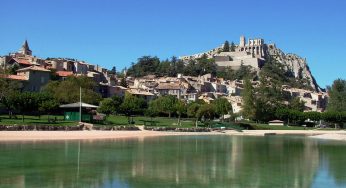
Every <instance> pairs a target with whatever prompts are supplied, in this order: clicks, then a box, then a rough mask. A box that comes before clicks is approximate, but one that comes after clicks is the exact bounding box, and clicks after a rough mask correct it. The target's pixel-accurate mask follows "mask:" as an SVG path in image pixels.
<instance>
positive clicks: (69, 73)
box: [55, 71, 73, 77]
mask: <svg viewBox="0 0 346 188" xmlns="http://www.w3.org/2000/svg"><path fill="white" fill-rule="evenodd" d="M55 74H57V75H58V76H60V77H67V76H71V75H73V72H72V71H56V73H55Z"/></svg>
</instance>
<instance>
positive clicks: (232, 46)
mask: <svg viewBox="0 0 346 188" xmlns="http://www.w3.org/2000/svg"><path fill="white" fill-rule="evenodd" d="M235 48H236V46H235V44H234V42H232V43H231V47H230V51H231V52H235Z"/></svg>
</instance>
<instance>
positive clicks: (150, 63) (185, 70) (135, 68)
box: [121, 54, 256, 80]
mask: <svg viewBox="0 0 346 188" xmlns="http://www.w3.org/2000/svg"><path fill="white" fill-rule="evenodd" d="M179 73H181V74H184V75H187V76H201V75H205V74H212V75H213V76H217V77H220V78H224V79H226V80H236V79H238V80H242V79H244V78H245V77H252V78H255V77H256V72H255V71H254V70H252V69H251V67H250V66H244V65H241V66H240V68H239V69H238V70H232V69H230V68H226V69H225V70H218V69H217V66H216V64H215V60H214V59H213V58H208V57H207V55H206V54H204V55H203V56H202V57H201V58H198V59H195V60H190V61H188V62H186V63H185V62H183V61H182V60H179V59H177V58H176V57H172V58H171V59H170V60H168V59H166V60H164V61H160V59H159V58H157V57H151V56H143V57H141V58H139V59H138V61H137V63H132V65H131V67H130V68H129V69H128V70H127V75H128V76H134V77H142V76H146V75H156V76H172V77H175V76H177V74H179ZM121 77H122V76H121Z"/></svg>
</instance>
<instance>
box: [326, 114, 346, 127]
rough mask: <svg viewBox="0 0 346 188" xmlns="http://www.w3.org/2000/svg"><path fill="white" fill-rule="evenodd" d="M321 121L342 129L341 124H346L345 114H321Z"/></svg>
mask: <svg viewBox="0 0 346 188" xmlns="http://www.w3.org/2000/svg"><path fill="white" fill-rule="evenodd" d="M322 119H323V120H324V121H327V122H331V123H335V124H338V125H339V126H340V127H343V123H345V122H346V112H335V111H328V112H324V113H323V114H322Z"/></svg>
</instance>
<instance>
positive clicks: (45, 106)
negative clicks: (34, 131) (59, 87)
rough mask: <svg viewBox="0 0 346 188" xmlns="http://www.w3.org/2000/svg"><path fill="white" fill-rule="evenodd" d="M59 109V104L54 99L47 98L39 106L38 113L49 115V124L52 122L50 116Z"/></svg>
mask: <svg viewBox="0 0 346 188" xmlns="http://www.w3.org/2000/svg"><path fill="white" fill-rule="evenodd" d="M58 109H59V103H58V101H56V100H55V99H54V98H53V97H51V96H47V98H45V99H44V100H43V101H41V102H40V104H39V106H38V111H39V112H40V113H41V114H43V113H45V114H47V115H48V122H49V121H50V117H49V116H50V115H51V114H52V113H54V112H55V111H56V110H58Z"/></svg>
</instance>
